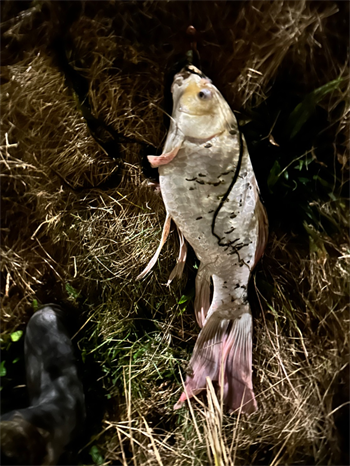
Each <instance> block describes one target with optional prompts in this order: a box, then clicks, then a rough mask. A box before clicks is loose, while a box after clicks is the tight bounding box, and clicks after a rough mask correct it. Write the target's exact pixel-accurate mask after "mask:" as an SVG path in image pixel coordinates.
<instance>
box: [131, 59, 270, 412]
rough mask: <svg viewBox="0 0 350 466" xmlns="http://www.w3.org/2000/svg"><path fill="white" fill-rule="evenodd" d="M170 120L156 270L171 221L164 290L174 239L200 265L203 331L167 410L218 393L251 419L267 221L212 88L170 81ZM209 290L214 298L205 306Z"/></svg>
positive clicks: (195, 77)
mask: <svg viewBox="0 0 350 466" xmlns="http://www.w3.org/2000/svg"><path fill="white" fill-rule="evenodd" d="M172 92H173V101H174V106H173V114H172V120H171V124H170V128H169V133H168V137H167V140H166V143H165V147H164V152H163V154H162V155H161V156H159V157H156V156H149V157H148V159H149V161H150V162H151V165H152V166H154V167H155V166H157V167H158V169H159V180H160V188H161V193H162V197H163V201H164V204H165V208H166V212H167V217H166V221H165V224H164V229H163V233H162V239H161V243H160V245H159V247H158V249H157V252H156V254H155V256H154V257H153V258H152V260H151V261H150V263H149V265H148V266H147V267H146V269H145V270H144V271H143V272H142V273H141V274H140V275H139V277H138V278H142V277H143V276H145V274H146V273H148V272H149V271H150V270H151V268H152V267H153V265H154V264H155V262H156V260H157V258H158V255H159V253H160V250H161V247H162V245H163V244H164V242H165V240H166V237H167V235H168V233H169V231H170V222H171V220H173V221H174V222H175V224H176V226H177V228H178V231H179V235H180V254H179V259H178V262H177V265H176V267H175V269H174V270H173V272H172V274H171V276H170V279H169V282H168V283H170V281H171V280H172V279H173V278H174V276H176V275H181V272H182V270H183V265H184V262H185V260H186V246H185V241H184V239H183V237H184V238H185V239H186V240H187V241H188V242H189V243H190V244H191V246H192V247H193V249H194V251H195V253H196V256H197V257H198V259H199V260H200V265H199V268H198V272H197V276H196V297H195V303H194V308H195V315H196V318H197V322H198V324H199V326H200V327H201V328H202V330H201V332H200V334H199V336H198V339H197V342H196V345H195V348H194V351H193V355H192V358H191V361H190V364H189V372H188V374H187V377H186V382H185V391H184V393H183V394H182V395H181V397H180V399H179V401H178V403H177V404H176V405H175V409H176V408H179V407H181V406H182V404H183V403H184V401H185V400H186V399H188V398H190V397H191V396H193V395H196V394H198V393H199V392H200V391H202V390H203V389H205V388H206V383H207V378H208V377H209V378H210V379H211V380H212V381H213V382H214V384H216V386H219V387H220V386H221V385H223V394H224V403H225V405H226V406H228V408H229V411H230V412H232V411H234V410H236V409H239V408H240V409H242V411H243V412H245V413H248V414H249V413H252V412H253V411H255V410H256V409H257V404H256V401H255V396H254V392H253V385H252V316H251V311H250V307H249V303H248V300H247V289H248V282H249V278H250V275H251V272H252V269H253V268H254V266H255V265H256V263H257V261H258V260H259V258H260V256H261V255H262V253H263V250H264V247H265V244H266V240H267V217H266V213H265V210H264V208H263V206H262V204H261V202H260V199H259V191H258V186H257V182H256V179H255V175H254V171H253V167H252V165H251V161H250V158H249V153H248V149H247V145H246V143H245V141H244V137H243V136H242V134H241V133H240V132H239V130H238V126H237V121H236V119H235V116H234V115H233V113H232V110H231V109H230V107H229V106H228V104H227V103H226V101H225V100H224V99H223V97H222V95H221V94H220V92H219V91H218V90H217V89H216V87H215V86H213V85H212V84H211V81H210V80H209V79H208V78H206V77H205V76H204V75H203V74H202V73H201V72H200V71H199V70H198V69H197V68H195V67H193V66H191V67H187V68H186V69H184V70H182V71H181V72H180V73H179V74H177V75H176V76H175V78H174V82H173V86H172ZM211 282H212V284H213V293H212V298H211Z"/></svg>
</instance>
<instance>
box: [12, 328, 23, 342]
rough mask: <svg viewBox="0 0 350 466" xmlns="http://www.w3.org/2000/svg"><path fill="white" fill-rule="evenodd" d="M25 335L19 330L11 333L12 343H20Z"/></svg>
mask: <svg viewBox="0 0 350 466" xmlns="http://www.w3.org/2000/svg"><path fill="white" fill-rule="evenodd" d="M22 335H23V331H22V330H17V332H13V333H11V340H12V341H18V340H20V339H21V337H22Z"/></svg>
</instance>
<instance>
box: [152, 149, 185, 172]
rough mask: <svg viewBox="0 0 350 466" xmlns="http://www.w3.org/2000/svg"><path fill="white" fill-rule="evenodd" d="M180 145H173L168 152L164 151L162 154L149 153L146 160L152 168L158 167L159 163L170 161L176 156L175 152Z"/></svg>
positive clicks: (163, 163)
mask: <svg viewBox="0 0 350 466" xmlns="http://www.w3.org/2000/svg"><path fill="white" fill-rule="evenodd" d="M180 147H181V145H180V146H178V147H174V149H172V150H171V151H170V152H166V153H165V154H162V155H149V156H148V157H147V158H148V161H149V163H150V164H151V167H152V168H156V167H160V166H161V165H166V164H167V163H169V162H171V161H172V160H173V158H175V157H176V155H177V153H178V152H179V150H180Z"/></svg>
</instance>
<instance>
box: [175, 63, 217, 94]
mask: <svg viewBox="0 0 350 466" xmlns="http://www.w3.org/2000/svg"><path fill="white" fill-rule="evenodd" d="M192 75H196V76H199V77H200V78H201V79H204V80H205V81H206V82H208V83H211V80H210V79H209V78H208V77H207V76H206V75H205V74H204V73H202V72H201V70H199V69H198V68H196V67H195V66H194V65H187V66H185V67H184V68H182V70H181V71H180V72H179V73H177V74H176V75H175V76H174V81H173V84H172V90H173V89H174V86H178V87H181V86H182V84H183V83H184V81H186V80H187V79H188V78H190V77H191V76H192Z"/></svg>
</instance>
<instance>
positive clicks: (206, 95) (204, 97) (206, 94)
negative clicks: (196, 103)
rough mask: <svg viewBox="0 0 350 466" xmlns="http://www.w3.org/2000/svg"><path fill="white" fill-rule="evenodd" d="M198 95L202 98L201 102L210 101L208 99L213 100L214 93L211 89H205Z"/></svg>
mask: <svg viewBox="0 0 350 466" xmlns="http://www.w3.org/2000/svg"><path fill="white" fill-rule="evenodd" d="M197 95H198V97H199V98H200V100H208V99H211V97H212V92H211V90H210V89H206V88H204V89H202V90H201V91H199V92H198V94H197Z"/></svg>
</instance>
